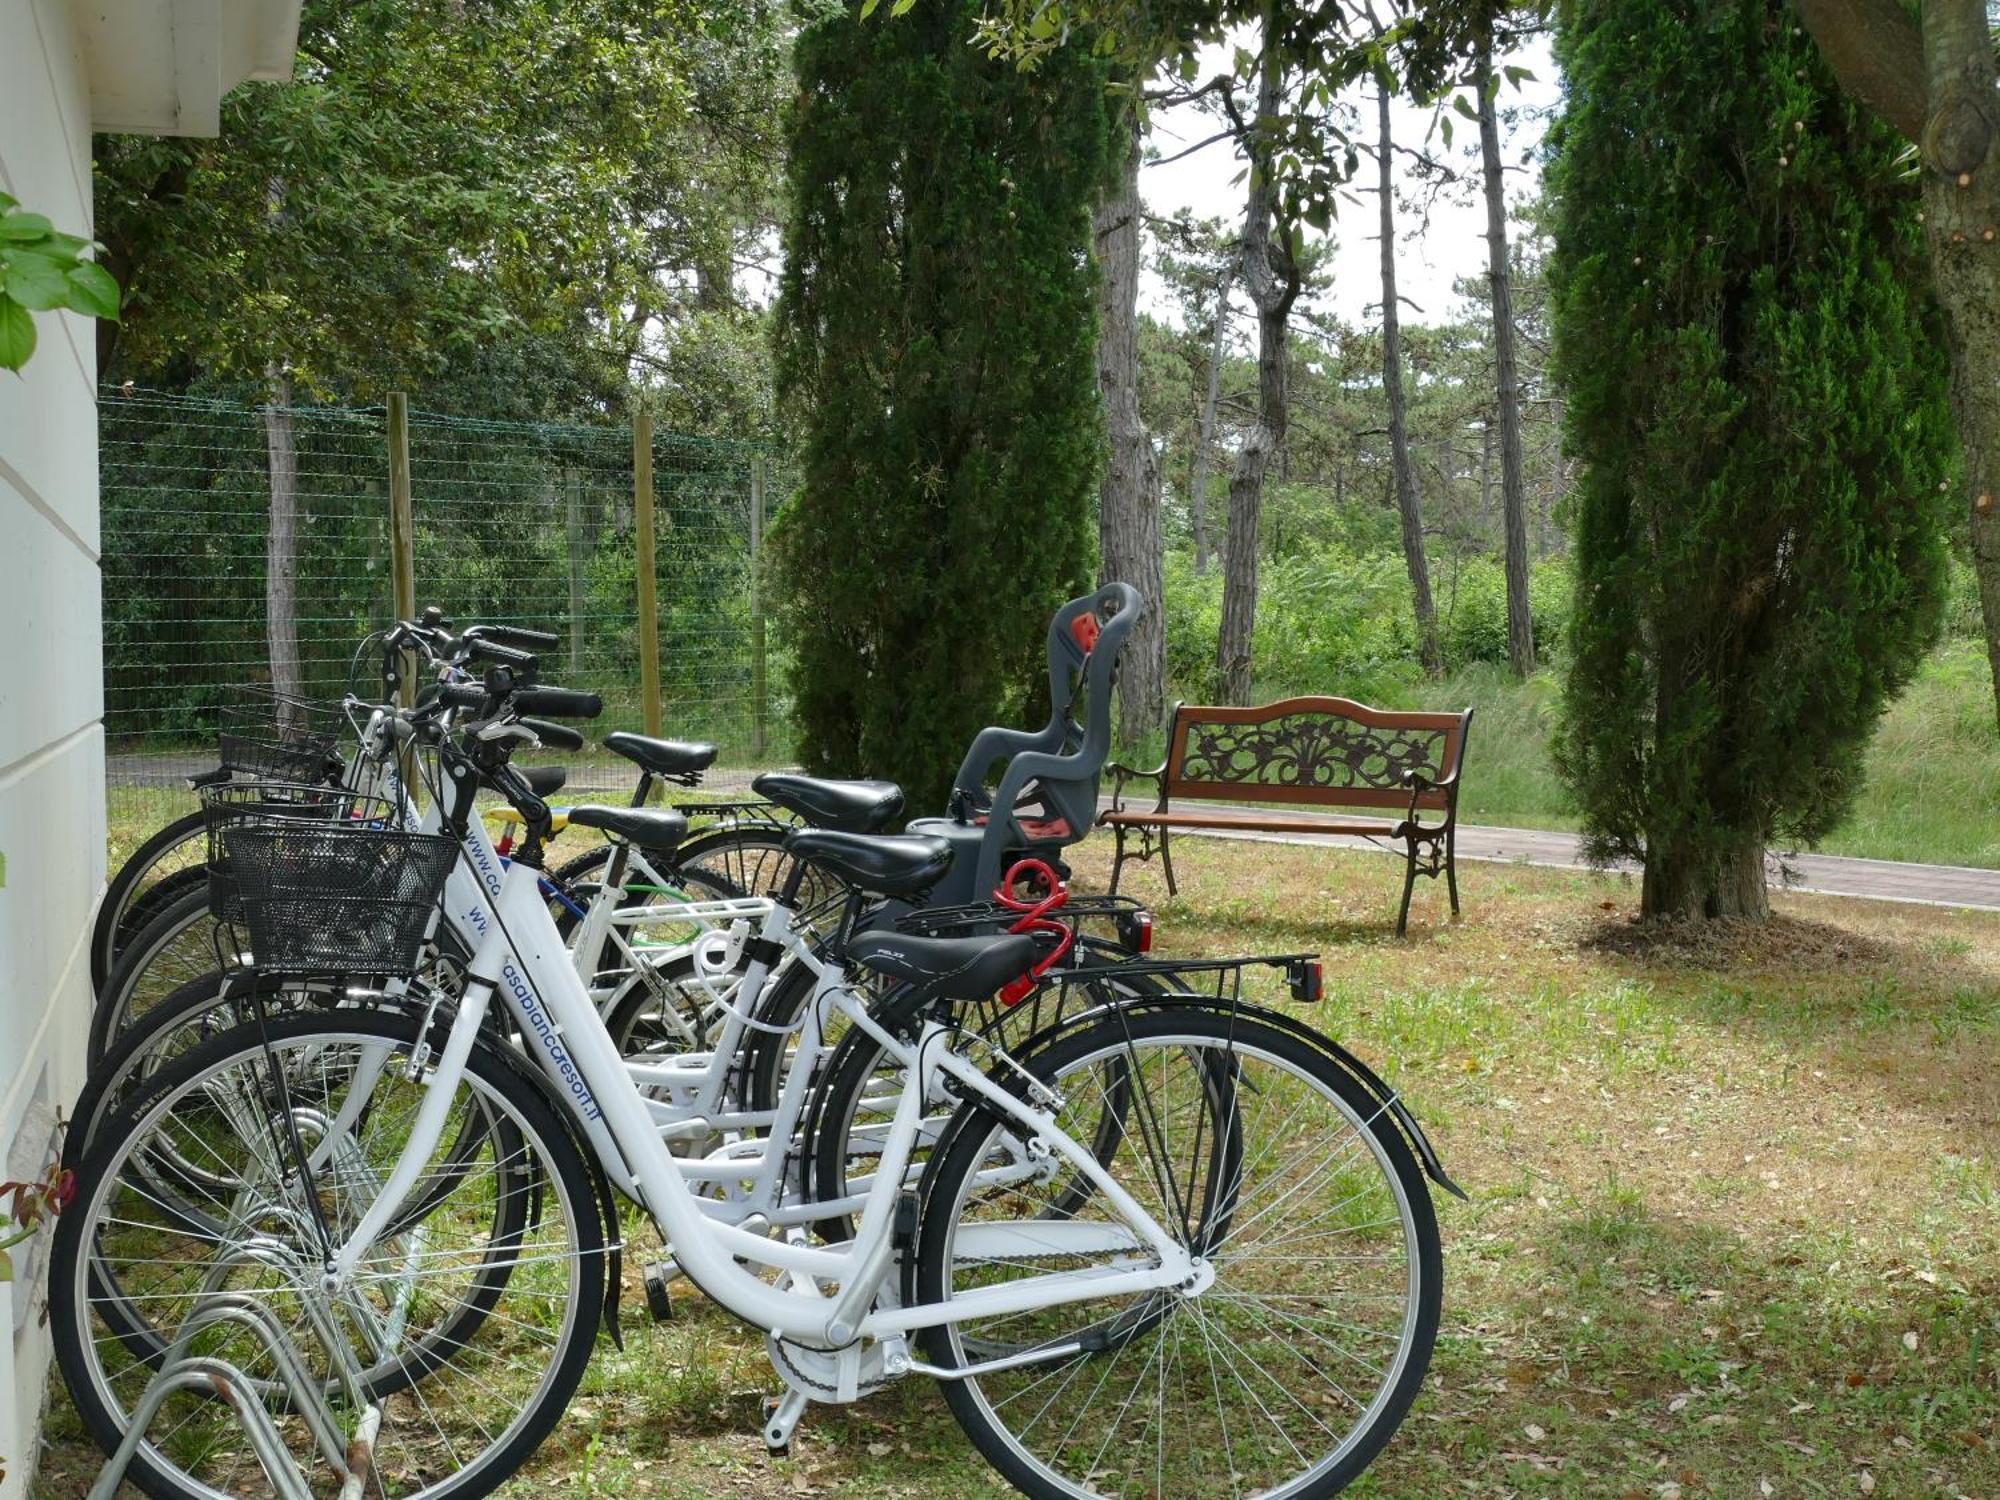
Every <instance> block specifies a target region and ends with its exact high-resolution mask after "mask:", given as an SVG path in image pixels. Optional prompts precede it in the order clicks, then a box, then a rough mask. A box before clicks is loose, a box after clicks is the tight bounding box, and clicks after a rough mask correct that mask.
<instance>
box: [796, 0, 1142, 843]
mask: <svg viewBox="0 0 2000 1500" xmlns="http://www.w3.org/2000/svg"><path fill="white" fill-rule="evenodd" d="M978 13H979V7H978V6H977V5H976V4H973V3H970V0H923V3H920V4H918V5H917V6H915V8H914V9H912V10H910V12H909V13H908V14H907V15H903V16H900V17H898V18H897V19H896V20H895V21H894V22H892V23H891V24H888V25H883V24H881V23H880V22H877V23H874V24H870V25H857V24H855V20H854V17H853V15H852V14H851V13H847V12H837V13H835V14H833V15H831V16H829V17H827V18H825V19H822V20H821V21H819V22H818V23H817V24H815V25H813V26H811V27H808V28H807V30H806V31H805V32H804V33H803V34H802V35H801V36H800V38H799V41H798V46H797V50H796V64H797V71H798V80H799V92H798V95H797V98H796V100H795V102H794V104H793V108H792V116H791V124H790V147H791V154H790V181H791V213H790V218H789V222H788V223H787V226H786V232H785V275H784V282H783V286H782V289H781V295H780V302H779V309H778V335H777V379H778V390H779V396H780V399H781V403H782V404H783V406H784V407H785V409H786V411H787V413H788V415H790V416H792V417H793V418H794V420H796V422H797V424H798V426H799V429H800V437H801V442H800V454H799V457H800V460H801V476H800V477H801V483H800V487H799V489H798V491H797V493H796V494H795V495H793V496H792V498H791V500H790V502H789V503H788V505H787V508H786V510H785V512H784V513H783V514H782V515H781V516H780V518H779V522H778V525H777V527H776V528H775V529H774V532H773V538H772V540H773V544H774V548H775V551H776V559H775V563H776V569H777V573H778V578H777V582H776V587H775V588H774V590H773V597H774V599H775V600H777V601H778V602H779V604H780V607H781V609H782V611H783V614H782V623H783V625H784V627H785V631H786V637H787V640H788V642H789V645H790V648H791V650H792V651H793V653H794V660H795V665H794V670H793V674H792V677H793V685H794V692H795V695H796V705H797V707H796V714H797V721H798V729H799V753H800V756H801V758H802V759H803V760H804V762H805V763H806V764H807V765H808V766H809V767H811V768H813V769H815V770H821V771H829V772H846V773H850V774H851V773H864V772H865V773H867V774H869V775H876V776H889V777H894V778H896V779H897V780H899V781H901V782H902V783H903V784H904V787H905V790H906V792H907V793H908V796H909V805H910V807H911V809H912V811H916V812H931V811H938V810H942V807H943V803H944V798H945V795H946V793H947V791H948V790H949V788H950V784H951V777H952V772H953V771H954V770H955V769H956V767H957V763H958V760H959V758H960V756H961V755H963V753H964V751H965V748H966V746H967V744H968V743H969V742H970V740H971V738H972V736H973V734H974V733H975V732H976V731H977V730H978V729H979V728H980V727H981V726H982V725H983V724H987V723H991V722H1003V721H1016V720H1020V719H1022V718H1024V717H1028V716H1031V714H1032V703H1033V700H1034V699H1035V697H1036V696H1037V690H1038V687H1039V686H1040V684H1041V683H1042V681H1043V667H1042V651H1043V641H1044V633H1045V631H1046V629H1047V626H1048V621H1049V616H1050V614H1051V613H1052V612H1053V610H1054V609H1055V607H1056V606H1057V605H1058V604H1059V603H1061V601H1062V600H1063V599H1064V598H1066V597H1069V596H1072V595H1074V594H1077V593H1080V592H1081V591H1082V590H1083V588H1084V587H1086V586H1087V582H1088V578H1089V573H1090V559H1091V518H1092V514H1093V504H1094V500H1095V496H1096V486H1097V478H1098V472H1099V463H1100V447H1101V444H1100V432H1099V428H1100V420H1099V414H1098V397H1097V387H1096V371H1095V364H1094V355H1095V341H1096V340H1095V335H1096V318H1095V312H1094V306H1095V303H1094V297H1095V282H1096V272H1095V268H1094V266H1093V264H1092V261H1091V223H1090V211H1091V205H1092V203H1093V202H1094V201H1095V200H1096V199H1097V197H1098V195H1099V193H1100V191H1101V189H1102V187H1103V185H1104V183H1105V181H1106V178H1107V173H1108V171H1109V169H1110V163H1111V149H1112V144H1113V140H1114V132H1113V129H1112V125H1111V121H1110V118H1109V112H1108V110H1107V106H1106V100H1105V89H1104V84H1105V77H1104V71H1103V67H1102V65H1100V64H1097V63H1094V62H1092V61H1091V60H1090V59H1089V58H1088V57H1087V56H1085V55H1083V54H1084V51H1085V49H1081V48H1077V49H1068V50H1066V51H1065V52H1064V53H1063V54H1062V55H1060V56H1058V57H1054V58H1051V59H1050V61H1049V63H1048V65H1047V66H1045V67H1043V68H1040V69H1038V70H1036V71H1035V72H1032V73H1023V72H1020V71H1019V70H1017V69H1015V68H1014V67H1012V66H1011V65H1009V64H1006V63H1000V62H995V61H993V60H992V59H990V58H988V57H986V56H985V55H984V54H983V53H982V52H980V51H979V50H977V49H976V48H973V47H971V46H969V45H967V43H968V39H969V38H970V36H971V34H972V26H973V22H974V20H975V18H976V17H977V15H978Z"/></svg>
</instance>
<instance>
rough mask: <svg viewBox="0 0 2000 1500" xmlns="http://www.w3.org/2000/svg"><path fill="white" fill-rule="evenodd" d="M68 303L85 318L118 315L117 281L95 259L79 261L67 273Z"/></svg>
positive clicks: (112, 317)
mask: <svg viewBox="0 0 2000 1500" xmlns="http://www.w3.org/2000/svg"><path fill="white" fill-rule="evenodd" d="M68 280H69V305H70V308H71V310H72V311H75V312H80V313H82V314H83V315H84V316H85V317H86V318H110V319H113V320H115V319H116V318H117V317H118V283H117V282H116V281H115V280H113V279H112V275H111V273H110V272H109V271H107V270H105V269H104V267H102V266H100V265H98V264H97V262H95V261H90V260H86V261H80V262H78V263H77V265H75V266H74V267H72V268H71V270H70V273H69V278H68Z"/></svg>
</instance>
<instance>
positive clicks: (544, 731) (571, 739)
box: [521, 718, 583, 750]
mask: <svg viewBox="0 0 2000 1500" xmlns="http://www.w3.org/2000/svg"><path fill="white" fill-rule="evenodd" d="M521 722H522V723H523V724H524V725H526V726H527V727H528V728H529V729H532V730H533V731H534V732H535V738H536V739H538V740H540V741H541V742H542V744H543V745H545V746H546V747H547V748H549V749H551V750H581V749H582V748H583V735H582V734H581V733H580V732H579V731H577V730H574V729H572V728H570V727H569V725H567V724H555V723H551V722H550V721H549V720H547V719H529V718H523V719H522V720H521Z"/></svg>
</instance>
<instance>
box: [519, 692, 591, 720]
mask: <svg viewBox="0 0 2000 1500" xmlns="http://www.w3.org/2000/svg"><path fill="white" fill-rule="evenodd" d="M508 702H510V703H511V704H513V706H514V707H515V708H517V709H519V710H520V711H521V712H522V713H524V714H548V715H551V716H552V717H554V718H558V719H594V718H596V717H597V716H598V715H599V714H601V713H603V712H604V700H603V699H602V698H601V697H599V696H598V695H597V694H596V693H580V692H577V691H576V690H575V689H574V688H559V687H524V688H515V689H514V692H513V696H512V697H511V698H509V699H508Z"/></svg>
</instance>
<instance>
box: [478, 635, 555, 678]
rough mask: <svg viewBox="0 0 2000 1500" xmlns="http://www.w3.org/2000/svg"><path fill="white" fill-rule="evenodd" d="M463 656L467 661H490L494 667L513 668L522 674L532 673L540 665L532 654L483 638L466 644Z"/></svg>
mask: <svg viewBox="0 0 2000 1500" xmlns="http://www.w3.org/2000/svg"><path fill="white" fill-rule="evenodd" d="M465 655H466V659H467V660H468V661H490V662H492V663H493V664H494V665H495V666H500V667H513V668H516V669H517V670H519V671H524V672H532V671H534V670H535V668H536V667H537V666H538V665H540V663H538V662H537V661H536V660H535V657H534V654H533V653H532V652H528V651H517V650H515V649H514V648H513V647H512V646H503V645H501V644H500V643H499V642H498V641H490V640H487V639H486V638H485V637H484V636H481V637H480V638H479V639H478V640H476V641H468V642H466V647H465Z"/></svg>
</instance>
